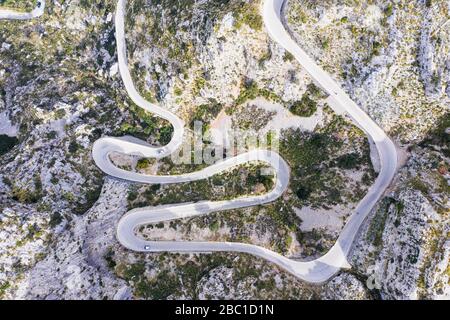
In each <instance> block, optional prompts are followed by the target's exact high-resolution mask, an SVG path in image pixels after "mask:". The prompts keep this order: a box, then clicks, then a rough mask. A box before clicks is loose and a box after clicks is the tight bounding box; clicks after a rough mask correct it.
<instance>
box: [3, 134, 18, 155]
mask: <svg viewBox="0 0 450 320" xmlns="http://www.w3.org/2000/svg"><path fill="white" fill-rule="evenodd" d="M18 142H19V140H17V138H16V137H10V136H7V135H5V134H0V156H2V155H4V154H5V153H7V152H8V151H9V150H11V149H12V148H14V146H15V145H16V144H17V143H18Z"/></svg>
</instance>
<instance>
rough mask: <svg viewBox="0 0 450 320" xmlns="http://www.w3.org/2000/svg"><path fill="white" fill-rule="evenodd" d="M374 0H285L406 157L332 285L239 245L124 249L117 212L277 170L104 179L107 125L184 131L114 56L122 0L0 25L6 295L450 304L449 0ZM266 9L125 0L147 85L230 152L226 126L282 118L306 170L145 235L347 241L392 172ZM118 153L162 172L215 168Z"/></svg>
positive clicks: (134, 58)
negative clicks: (129, 82) (233, 204)
mask: <svg viewBox="0 0 450 320" xmlns="http://www.w3.org/2000/svg"><path fill="white" fill-rule="evenodd" d="M7 2H8V1H7ZM368 3H369V2H368ZM368 3H365V2H363V1H356V0H355V1H323V2H321V3H320V4H318V3H317V2H316V1H308V0H290V1H289V2H288V4H287V7H286V10H285V11H286V12H285V14H286V23H287V25H288V26H289V28H290V30H291V32H292V34H293V36H294V37H295V38H296V40H297V41H298V42H299V43H300V44H301V45H302V46H303V47H304V48H305V49H306V50H307V52H308V53H309V54H310V55H311V56H313V57H314V58H315V59H316V60H317V61H320V64H321V65H322V66H323V67H324V68H325V69H326V70H327V71H329V72H330V73H331V74H332V75H333V76H334V77H335V79H337V80H338V81H339V82H340V83H341V84H342V85H343V86H344V88H345V89H346V90H347V91H348V92H349V93H350V94H351V96H352V98H353V99H354V100H355V101H357V102H358V104H359V105H360V106H361V107H362V108H364V109H365V110H367V111H368V112H369V114H370V115H371V116H372V117H373V118H374V119H375V120H376V121H377V122H378V123H379V124H380V125H381V126H382V127H383V129H384V130H386V131H387V132H389V134H390V135H391V136H392V137H393V138H394V139H395V140H396V142H397V144H398V146H399V150H400V151H401V153H400V154H401V155H402V159H401V160H402V168H400V169H399V173H398V176H397V177H396V179H395V181H394V183H393V185H392V187H391V188H390V189H389V191H388V192H387V194H386V197H385V198H384V199H383V200H382V201H380V203H379V205H378V207H377V209H376V210H375V211H374V213H373V214H372V216H371V217H370V219H369V220H368V221H367V222H366V224H365V225H364V227H363V228H362V230H361V233H360V235H359V237H358V239H357V241H356V244H355V248H354V250H353V253H352V256H351V257H350V262H351V264H352V266H353V268H352V269H351V270H347V271H342V272H341V273H340V274H338V275H337V276H336V277H334V278H333V279H332V280H331V281H330V282H328V283H326V284H324V285H321V286H310V285H307V284H305V283H302V282H301V281H299V280H297V279H295V278H294V277H293V276H291V275H290V274H288V273H286V272H284V271H282V270H279V269H278V268H276V267H274V266H272V265H271V264H269V263H266V262H265V261H262V260H260V259H256V258H253V257H252V258H251V259H249V256H246V255H241V254H225V253H224V254H207V255H178V254H146V255H143V254H137V253H133V252H130V251H128V250H126V249H124V248H122V247H121V246H120V245H119V244H118V243H117V241H116V239H115V226H116V223H117V221H118V219H119V218H120V217H121V216H122V215H123V214H125V212H126V211H127V210H128V209H130V208H134V207H141V206H146V205H157V204H168V203H177V202H183V201H198V200H204V199H225V198H233V197H236V196H240V195H245V194H258V193H263V192H266V191H267V190H269V189H270V188H271V186H272V176H271V175H268V176H267V175H263V174H261V173H262V172H263V170H262V169H264V168H262V167H261V166H259V165H258V164H251V165H248V166H245V167H240V168H236V169H235V170H233V171H230V172H227V173H224V174H222V175H220V176H216V177H213V178H211V179H208V180H207V181H199V182H196V183H193V184H182V185H171V186H159V185H150V186H148V185H137V184H130V183H127V182H123V181H117V180H115V179H112V178H109V177H107V176H104V175H103V174H102V173H101V172H100V171H99V170H98V169H97V168H96V166H95V164H94V163H93V160H92V158H91V147H92V144H93V142H94V141H95V140H96V139H98V138H99V137H100V136H102V135H114V136H121V135H124V134H128V135H133V136H136V137H139V138H141V139H145V140H147V141H148V142H151V143H153V144H157V145H164V144H165V143H167V142H168V141H169V140H170V136H171V130H172V129H171V127H170V125H168V124H167V123H166V122H165V121H162V120H160V119H157V118H155V117H153V116H152V115H151V114H148V113H145V112H143V111H142V110H139V109H138V108H137V107H136V106H135V105H133V103H132V102H130V101H129V100H128V97H127V95H126V92H125V89H124V88H123V86H122V83H121V80H120V76H119V75H118V68H117V63H116V53H115V40H114V25H113V14H114V7H115V1H114V0H108V1H97V0H91V1H79V0H68V1H56V0H55V1H48V4H47V9H46V14H45V15H44V16H42V17H41V18H39V20H34V21H28V22H6V21H0V29H1V32H0V89H1V90H0V167H1V171H0V298H2V299H30V298H38V299H80V298H81V299H91V298H93V299H103V298H106V299H193V298H199V299H211V298H230V299H251V298H261V299H283V298H284V299H312V298H320V299H377V298H384V299H419V298H428V299H437V298H448V297H449V295H450V292H449V290H450V286H449V276H450V269H449V268H450V267H449V265H448V262H449V251H450V248H449V232H450V230H449V225H450V224H449V203H448V201H449V199H448V198H449V181H450V174H449V172H448V169H449V166H450V163H449V157H450V154H449V149H448V148H449V129H448V128H449V127H450V123H449V118H448V112H449V110H448V109H449V90H450V89H449V86H448V83H449V80H450V74H449V70H450V66H449V60H448V56H449V54H448V52H449V47H448V46H449V42H448V41H449V33H450V32H449V27H450V25H449V24H446V21H448V19H449V9H450V3H449V2H448V1H447V2H446V1H437V0H432V1H429V0H428V1H413V2H410V1H370V4H368ZM0 5H3V4H2V3H1V2H0ZM259 5H260V2H259V1H256V0H254V1H244V0H229V1H197V2H196V1H190V0H184V1H174V0H161V1H153V0H129V1H128V7H127V8H128V12H127V26H126V28H127V41H128V49H129V60H130V66H132V67H131V69H132V73H133V78H134V80H135V82H136V86H137V87H138V88H139V91H140V92H141V94H143V95H144V96H145V97H146V98H147V99H149V100H151V101H155V102H157V103H158V104H160V105H161V106H163V107H164V108H167V109H169V110H171V111H173V112H175V113H176V114H177V115H178V116H180V117H182V118H183V120H184V121H185V123H186V124H188V125H189V129H190V130H187V134H186V139H188V138H189V137H190V136H191V135H192V134H193V125H194V122H195V121H202V122H203V123H204V128H203V129H204V131H208V134H207V136H208V135H209V137H210V139H209V140H208V141H205V142H204V143H205V145H214V144H225V146H226V147H227V150H228V151H229V152H230V153H233V152H236V151H235V150H234V149H233V148H232V147H230V146H229V145H227V144H226V143H225V142H224V140H226V139H224V138H227V137H229V132H227V131H225V130H223V128H224V127H225V126H224V124H227V126H229V129H230V131H235V130H241V131H242V132H243V134H244V136H242V137H250V136H252V135H256V134H260V135H261V134H270V132H276V133H277V134H278V135H279V137H280V140H279V144H278V145H277V146H275V145H273V146H271V147H273V148H275V147H276V148H277V149H278V150H279V152H280V153H281V155H282V156H283V157H284V158H285V159H286V160H287V161H288V162H289V165H290V166H291V169H292V179H291V184H290V187H289V190H288V192H287V193H286V194H285V196H284V197H283V198H281V199H279V200H277V201H276V202H275V203H273V204H269V205H265V206H259V207H253V208H248V209H241V210H235V211H233V212H219V213H216V214H213V215H210V216H208V217H197V218H194V219H190V220H180V221H174V222H171V223H170V224H161V225H149V226H146V227H145V228H142V229H141V230H138V232H139V233H140V234H142V236H144V237H146V238H149V239H189V240H202V239H207V240H227V241H242V242H249V243H254V244H258V245H261V246H265V247H267V248H270V249H272V250H275V251H278V252H280V253H282V254H284V255H287V256H290V257H292V258H294V259H311V258H313V257H316V256H320V255H321V254H323V253H324V252H326V250H327V248H329V247H330V246H331V245H332V244H333V241H334V240H335V239H336V237H337V235H338V234H339V231H340V230H341V228H342V227H343V224H344V222H345V219H346V217H347V216H348V214H349V213H350V212H351V209H352V208H353V207H354V206H355V205H356V204H357V203H358V200H359V199H361V197H362V196H363V195H364V192H365V191H366V190H367V188H368V187H369V186H370V185H371V183H372V182H373V180H374V178H375V177H376V171H377V166H378V165H377V159H376V156H374V154H373V153H372V154H371V152H370V146H369V142H368V141H367V139H366V137H365V136H364V134H363V132H361V131H360V130H359V129H358V128H356V127H355V126H353V125H352V124H351V122H350V120H349V119H346V118H345V117H342V116H338V115H336V114H334V113H333V112H332V111H331V109H330V108H329V107H328V106H327V104H326V101H325V100H326V96H325V95H324V94H323V92H322V91H321V90H320V89H319V88H317V87H316V86H315V85H314V84H312V82H311V79H310V78H309V77H308V75H307V74H306V73H305V71H304V70H302V69H301V68H300V66H299V65H298V64H297V63H296V62H295V61H293V60H292V57H291V56H290V55H289V54H288V53H286V52H285V51H284V50H283V49H281V48H279V47H277V45H275V44H274V43H273V42H272V41H271V40H270V39H269V38H268V36H267V34H266V33H265V31H264V27H263V25H262V20H261V18H260V15H259ZM344 44H345V45H344ZM368 49H370V50H368ZM211 129H217V130H211ZM245 148H252V146H251V145H246V146H245ZM112 160H113V161H114V162H116V163H117V164H118V165H120V166H122V167H124V168H127V169H129V170H136V171H139V172H146V173H158V174H168V173H170V174H174V173H179V172H186V171H192V170H197V169H198V168H200V167H201V166H202V165H181V166H179V165H176V164H175V163H174V162H173V160H172V159H170V158H168V159H162V160H160V161H153V160H149V159H140V158H137V157H126V156H123V155H115V156H114V157H113V159H112Z"/></svg>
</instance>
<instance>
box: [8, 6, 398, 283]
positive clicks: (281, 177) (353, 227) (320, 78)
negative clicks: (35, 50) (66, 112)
mask: <svg viewBox="0 0 450 320" xmlns="http://www.w3.org/2000/svg"><path fill="white" fill-rule="evenodd" d="M41 3H42V8H39V9H40V10H39V11H37V9H35V10H34V11H33V12H32V13H29V14H28V16H26V17H25V15H24V14H19V13H14V14H13V13H11V12H9V13H8V14H5V13H4V12H2V11H0V18H3V19H29V18H32V17H36V16H39V15H41V14H42V12H43V6H44V5H45V2H44V1H43V0H41ZM283 4H284V0H264V5H263V8H262V14H263V19H264V23H265V26H266V29H267V31H268V33H269V34H270V36H271V38H272V39H273V40H274V41H275V42H277V43H278V44H279V45H280V46H282V47H283V48H285V49H286V50H287V51H289V52H290V53H291V54H292V55H293V56H294V57H295V58H296V59H297V60H298V62H299V63H300V64H301V66H302V67H303V68H304V69H305V70H306V71H307V72H308V73H309V74H310V76H311V77H312V78H313V79H314V81H315V82H316V84H317V85H319V86H320V87H321V88H323V89H324V90H325V91H326V92H327V93H328V94H329V95H330V98H329V102H330V106H331V107H332V108H333V109H334V110H335V111H336V112H339V113H341V112H342V111H344V112H345V113H347V114H348V115H349V116H350V117H351V118H352V119H353V121H354V122H355V124H356V125H357V126H358V127H360V128H362V129H363V130H364V131H365V132H366V133H367V134H368V135H369V137H370V138H371V140H372V141H373V142H374V144H375V145H376V147H377V150H378V153H379V157H380V164H381V169H380V172H379V175H378V177H377V179H376V181H375V183H374V184H373V185H372V186H371V187H370V189H369V191H368V192H367V194H366V196H365V197H364V198H363V199H362V200H361V202H360V203H359V204H358V206H357V207H356V209H355V210H354V212H353V213H352V214H351V216H350V217H349V219H348V221H347V223H346V225H345V227H344V228H343V230H342V232H341V234H340V236H339V238H338V239H337V241H336V243H335V244H334V246H333V247H332V248H331V249H330V250H329V251H328V252H327V253H326V254H325V255H324V256H322V257H320V258H318V259H316V260H313V261H308V262H299V261H294V260H291V259H288V258H286V257H284V256H282V255H280V254H278V253H276V252H273V251H271V250H268V249H265V248H263V247H259V246H255V245H251V244H245V243H229V242H203V241H186V242H183V241H146V240H143V239H141V238H139V237H138V236H136V233H135V231H136V229H137V228H138V227H139V226H142V225H145V224H149V223H158V222H162V221H169V220H175V219H180V218H186V217H193V216H199V215H205V214H208V213H211V212H216V211H222V210H230V209H235V208H243V207H248V206H254V205H258V204H264V203H268V202H272V201H274V200H275V199H277V198H278V197H280V196H281V195H282V194H283V192H284V191H285V190H286V189H287V187H288V184H289V176H290V171H289V167H288V165H287V163H286V162H285V161H284V160H283V159H282V158H281V157H280V156H279V155H278V154H277V153H275V152H273V151H269V150H254V151H250V152H247V153H244V154H241V155H238V156H236V157H233V158H229V159H226V160H224V161H221V162H218V163H216V164H214V165H212V166H209V167H207V168H205V169H203V170H200V171H197V172H193V173H189V174H183V175H176V176H153V175H143V174H139V173H135V172H129V171H125V170H122V169H120V168H118V167H116V166H115V165H114V164H113V163H112V162H111V160H110V158H109V155H110V154H111V153H112V152H121V153H125V154H130V155H139V156H142V157H149V158H162V157H166V156H168V155H170V154H172V153H173V152H175V151H176V150H177V149H178V147H180V146H181V143H182V139H183V134H184V123H183V121H182V120H181V119H179V118H178V117H177V116H176V115H174V114H172V113H170V112H169V111H167V110H165V109H162V108H161V107H159V106H157V105H155V104H152V103H150V102H148V101H146V100H145V99H144V98H143V97H142V96H141V95H140V94H139V93H138V91H137V90H136V88H135V87H134V84H133V81H132V78H131V75H130V71H129V69H128V65H127V53H126V41H125V21H124V19H125V5H126V0H118V2H117V9H116V15H115V28H116V42H117V51H118V60H119V71H120V75H121V77H122V80H123V83H124V85H125V88H126V90H127V92H128V94H129V96H130V98H131V99H132V100H133V102H134V103H136V105H138V106H139V107H141V108H143V109H145V110H147V111H149V112H151V113H153V114H155V115H157V116H159V117H161V118H164V119H166V120H167V121H169V122H170V123H171V124H172V126H173V128H174V134H173V137H172V140H171V141H170V143H169V144H168V145H166V146H164V147H159V148H158V147H153V146H151V145H149V144H147V143H145V142H143V141H141V140H138V139H136V138H133V137H128V136H127V137H122V138H113V137H104V138H101V139H99V140H97V141H96V142H95V143H94V146H93V150H92V155H93V158H94V161H95V163H96V164H97V166H98V167H99V168H100V169H101V170H103V171H104V172H105V173H107V174H109V175H111V176H114V177H117V178H120V179H125V180H128V181H134V182H140V183H150V184H153V183H160V184H166V183H181V182H188V181H195V180H199V179H206V178H208V177H211V176H213V175H215V174H217V173H220V172H223V171H224V170H228V169H230V168H232V167H235V166H237V165H240V164H244V163H246V162H249V161H259V162H264V163H267V164H269V165H271V166H272V167H273V168H275V169H276V183H275V187H274V188H273V190H272V191H270V192H269V193H267V194H264V195H259V196H250V197H241V198H236V199H233V200H227V201H202V202H198V203H183V204H177V205H168V206H159V207H147V208H139V209H134V210H131V211H129V212H128V213H127V214H125V215H124V216H123V217H122V218H121V219H120V221H119V222H118V226H117V239H118V241H119V242H120V243H121V244H122V245H124V246H125V247H127V248H129V249H131V250H134V251H139V252H162V251H170V252H186V253H192V252H215V251H233V252H242V253H248V254H252V255H255V256H258V257H261V258H263V259H266V260H268V261H270V262H272V263H275V264H276V265H278V266H279V267H281V268H283V269H285V270H287V271H289V272H290V273H292V274H293V275H295V276H296V277H298V278H300V279H302V280H304V281H307V282H310V283H322V282H325V281H327V280H328V279H330V278H331V277H332V276H333V275H334V274H336V272H338V271H339V269H341V268H346V267H349V264H348V262H347V255H348V254H349V252H350V249H351V246H352V243H353V240H354V238H355V236H356V235H357V233H358V230H359V228H360V226H361V224H362V222H363V221H364V219H365V218H366V217H367V215H368V214H369V213H370V211H371V210H372V209H373V208H374V206H375V205H376V203H377V201H378V200H379V199H380V197H381V196H382V195H383V193H384V191H385V190H386V189H387V187H388V186H389V184H390V182H391V181H392V179H393V177H394V174H395V172H396V168H397V152H396V148H395V146H394V144H393V142H392V141H391V140H390V139H389V137H388V136H387V135H386V134H385V133H384V132H383V130H382V129H381V128H380V127H379V126H378V125H377V124H376V123H375V122H374V121H373V120H372V119H371V118H370V117H369V116H368V115H367V114H366V113H365V112H364V111H363V110H361V109H360V108H359V107H358V106H357V105H356V104H355V103H354V102H353V101H352V100H351V99H350V97H349V96H348V95H347V94H346V93H345V92H344V91H343V90H342V89H341V88H340V86H339V85H338V84H337V83H336V82H335V81H334V80H333V79H332V77H331V76H330V75H329V74H327V73H326V72H325V71H324V70H322V69H321V68H320V67H319V66H318V65H317V64H316V63H315V62H314V61H313V60H312V59H311V58H309V57H308V55H307V54H306V53H305V52H304V51H303V50H302V49H301V48H300V47H299V46H298V45H297V44H296V43H295V41H294V40H293V39H292V38H291V37H290V35H289V33H288V32H287V31H286V29H285V28H284V25H283V23H282V20H281V13H282V8H283ZM41 11H42V12H41ZM5 17H6V18H5Z"/></svg>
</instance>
